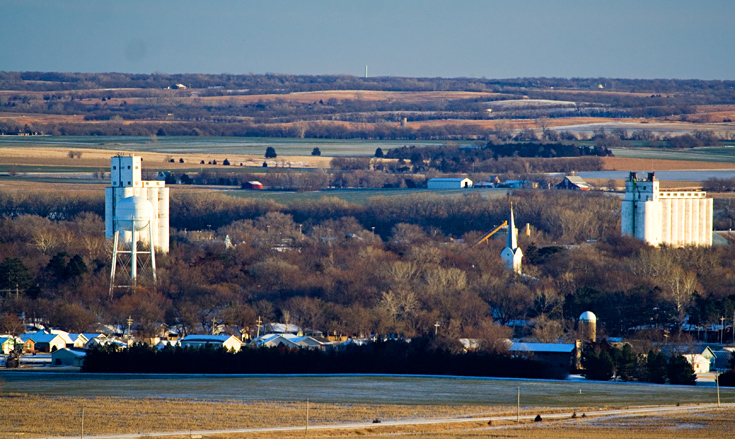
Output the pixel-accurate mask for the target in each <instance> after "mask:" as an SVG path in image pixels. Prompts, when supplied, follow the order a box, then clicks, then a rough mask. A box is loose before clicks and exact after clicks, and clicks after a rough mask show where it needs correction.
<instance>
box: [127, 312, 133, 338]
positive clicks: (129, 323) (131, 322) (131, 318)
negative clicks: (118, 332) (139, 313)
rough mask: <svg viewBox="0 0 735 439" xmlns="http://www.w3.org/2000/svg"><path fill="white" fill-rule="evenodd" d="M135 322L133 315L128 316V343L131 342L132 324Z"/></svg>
mask: <svg viewBox="0 0 735 439" xmlns="http://www.w3.org/2000/svg"><path fill="white" fill-rule="evenodd" d="M132 324H133V317H132V316H128V344H130V325H132Z"/></svg>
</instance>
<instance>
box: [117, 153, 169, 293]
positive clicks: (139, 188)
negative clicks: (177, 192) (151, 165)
mask: <svg viewBox="0 0 735 439" xmlns="http://www.w3.org/2000/svg"><path fill="white" fill-rule="evenodd" d="M142 162H143V160H142V158H141V157H138V156H132V155H131V156H128V155H122V154H118V155H117V156H115V157H112V158H111V159H110V187H108V188H106V189H105V236H106V237H107V238H108V239H111V240H112V241H113V242H112V244H113V246H112V267H111V270H110V294H112V291H113V288H114V287H115V286H132V285H135V282H136V280H137V277H138V270H139V269H144V268H145V269H148V268H149V269H150V272H151V276H152V277H153V280H155V278H156V259H155V251H159V252H163V253H168V245H169V225H168V205H169V198H168V188H166V187H165V184H164V182H163V181H144V180H143V179H142V177H141V176H142ZM128 262H129V263H128ZM118 268H119V269H120V271H122V272H124V273H125V275H126V276H125V278H126V280H125V281H122V280H118V281H116V271H117V270H118Z"/></svg>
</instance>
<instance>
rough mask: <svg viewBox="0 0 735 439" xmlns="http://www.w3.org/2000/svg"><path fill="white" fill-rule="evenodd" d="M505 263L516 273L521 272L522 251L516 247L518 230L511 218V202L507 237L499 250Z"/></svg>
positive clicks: (511, 204)
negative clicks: (503, 246) (503, 245)
mask: <svg viewBox="0 0 735 439" xmlns="http://www.w3.org/2000/svg"><path fill="white" fill-rule="evenodd" d="M500 257H501V258H503V261H505V264H506V265H507V266H508V268H510V269H511V270H513V271H515V272H516V273H517V274H521V259H522V258H523V252H522V251H521V249H520V248H518V230H516V223H515V220H514V219H513V203H510V219H509V220H508V238H507V239H506V240H505V248H504V249H503V251H502V252H500Z"/></svg>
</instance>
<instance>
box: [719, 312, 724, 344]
mask: <svg viewBox="0 0 735 439" xmlns="http://www.w3.org/2000/svg"><path fill="white" fill-rule="evenodd" d="M724 337H725V318H724V317H720V344H722V339H723V338H724Z"/></svg>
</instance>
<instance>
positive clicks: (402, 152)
mask: <svg viewBox="0 0 735 439" xmlns="http://www.w3.org/2000/svg"><path fill="white" fill-rule="evenodd" d="M611 155H612V152H610V150H609V149H607V148H604V147H578V146H574V145H567V144H562V143H500V144H497V143H493V142H488V143H487V145H485V146H483V147H458V146H456V145H444V146H438V147H434V146H404V147H401V148H394V149H391V150H390V151H388V153H387V154H386V157H387V158H394V159H398V160H399V162H398V163H397V164H395V165H394V166H395V167H397V168H398V169H401V166H403V167H404V168H405V169H407V170H412V171H414V172H421V171H427V170H430V169H433V170H436V171H440V172H455V173H456V172H492V173H501V174H505V173H515V174H528V173H544V172H569V171H597V170H600V169H602V161H601V160H599V159H598V158H597V157H605V156H611ZM580 157H586V158H584V159H581V158H580ZM549 158H554V159H555V160H545V159H549ZM345 160H349V159H341V158H336V159H334V160H333V164H332V166H333V167H334V166H335V164H334V163H335V162H338V161H345ZM357 160H359V159H357ZM353 162H355V163H357V162H356V161H355V159H353ZM407 162H410V163H407Z"/></svg>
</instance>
